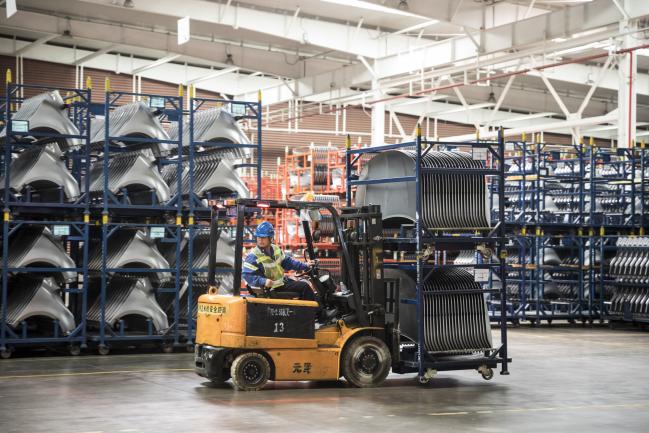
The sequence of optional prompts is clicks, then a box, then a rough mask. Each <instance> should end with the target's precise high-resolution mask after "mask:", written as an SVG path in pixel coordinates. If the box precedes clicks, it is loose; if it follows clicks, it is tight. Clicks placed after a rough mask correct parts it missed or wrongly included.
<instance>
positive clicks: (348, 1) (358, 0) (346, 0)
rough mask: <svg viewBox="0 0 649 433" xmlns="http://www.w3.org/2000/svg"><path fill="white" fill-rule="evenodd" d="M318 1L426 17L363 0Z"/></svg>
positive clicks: (405, 15) (393, 13)
mask: <svg viewBox="0 0 649 433" xmlns="http://www.w3.org/2000/svg"><path fill="white" fill-rule="evenodd" d="M320 1H322V2H325V3H334V4H337V5H341V6H350V7H353V8H358V9H365V10H368V11H375V12H382V13H385V14H392V15H402V16H404V17H417V18H424V19H425V18H426V17H422V16H421V15H417V14H413V13H410V12H407V11H404V10H401V9H396V8H389V7H387V6H382V5H379V4H376V3H370V2H368V1H363V0H320Z"/></svg>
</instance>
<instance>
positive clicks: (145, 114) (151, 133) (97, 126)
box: [90, 102, 175, 155]
mask: <svg viewBox="0 0 649 433" xmlns="http://www.w3.org/2000/svg"><path fill="white" fill-rule="evenodd" d="M109 125H110V131H109V132H110V136H111V137H131V138H146V139H158V140H169V135H168V134H167V132H166V131H165V130H164V128H163V127H162V125H161V124H160V121H159V120H158V118H157V117H156V116H155V115H154V111H153V110H152V109H151V108H149V107H148V106H147V105H146V104H145V103H143V102H133V103H131V104H125V105H122V106H120V107H117V108H115V109H114V110H112V111H111V112H110V119H109ZM105 134H106V122H105V119H102V118H95V119H93V120H92V122H91V124H90V143H92V144H94V145H95V147H96V146H97V145H99V144H103V142H104V140H105V138H106V135H105ZM113 144H117V145H120V146H122V147H127V148H129V149H142V148H149V149H151V150H153V151H154V152H155V153H156V154H157V155H160V154H164V153H166V152H168V151H169V150H171V149H173V148H174V147H175V145H173V144H170V143H151V142H144V141H142V142H138V141H130V140H129V141H123V142H120V141H119V140H114V143H113Z"/></svg>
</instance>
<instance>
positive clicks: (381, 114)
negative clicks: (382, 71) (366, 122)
mask: <svg viewBox="0 0 649 433" xmlns="http://www.w3.org/2000/svg"><path fill="white" fill-rule="evenodd" d="M372 90H374V98H376V99H380V98H382V97H383V93H382V92H381V90H380V85H379V82H378V80H376V79H374V80H372ZM384 143H385V102H377V103H376V104H373V105H372V146H381V145H382V144H384Z"/></svg>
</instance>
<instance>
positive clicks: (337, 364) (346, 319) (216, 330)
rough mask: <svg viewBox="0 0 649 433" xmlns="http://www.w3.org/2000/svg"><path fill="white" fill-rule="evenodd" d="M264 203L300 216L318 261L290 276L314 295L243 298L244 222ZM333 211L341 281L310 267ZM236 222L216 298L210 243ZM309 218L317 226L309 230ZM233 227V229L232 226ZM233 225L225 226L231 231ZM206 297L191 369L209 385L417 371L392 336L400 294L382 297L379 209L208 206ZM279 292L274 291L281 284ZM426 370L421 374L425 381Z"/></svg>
mask: <svg viewBox="0 0 649 433" xmlns="http://www.w3.org/2000/svg"><path fill="white" fill-rule="evenodd" d="M264 208H274V209H290V210H294V211H296V212H298V213H299V214H300V215H303V216H304V218H301V219H302V221H301V222H302V228H303V230H304V237H305V240H306V248H305V256H307V257H308V258H309V259H311V260H313V261H314V262H315V263H316V265H314V266H313V267H311V268H310V269H309V270H308V271H306V272H305V273H303V274H301V275H298V276H297V277H299V278H303V279H305V280H306V281H308V282H309V284H310V285H311V287H312V288H313V290H314V292H315V294H316V301H306V300H299V299H292V298H293V297H294V296H295V294H294V293H282V292H281V291H279V292H278V291H276V290H271V289H266V288H262V289H253V288H248V294H247V295H244V296H242V294H241V287H242V284H241V273H242V264H243V263H242V262H243V247H244V241H245V240H244V237H245V236H244V233H245V229H246V220H247V218H248V217H250V216H251V215H254V214H255V212H259V211H260V210H261V209H264ZM323 210H324V211H325V212H327V213H329V214H330V215H331V218H332V220H333V224H334V228H335V230H334V231H335V241H336V242H337V243H338V244H339V245H340V250H339V253H340V262H341V264H340V277H339V281H337V282H334V280H333V278H332V276H331V275H329V274H328V273H327V272H325V271H323V270H321V269H320V268H319V266H318V265H317V257H316V252H315V248H314V239H315V241H316V242H317V240H318V238H319V233H318V232H319V231H318V230H317V225H318V217H319V215H320V212H321V211H323ZM231 218H236V226H235V227H234V233H235V266H234V271H233V272H234V282H233V290H232V294H231V295H223V294H219V287H218V285H217V283H216V277H215V257H216V249H217V240H218V239H219V237H220V234H221V232H222V231H223V230H226V229H227V227H226V226H227V224H226V223H225V221H227V220H228V219H231ZM311 223H313V224H314V227H315V228H316V229H315V230H313V231H312V227H311ZM230 226H231V225H230ZM230 228H231V227H230ZM210 229H211V233H210V261H209V266H208V286H209V288H208V293H206V294H203V295H201V296H200V297H199V299H198V311H197V325H196V340H195V371H196V373H197V374H198V375H199V376H202V377H204V378H207V379H208V380H210V381H211V382H213V383H217V384H220V383H223V382H225V381H227V380H229V379H232V383H233V384H234V387H235V388H236V389H238V390H242V391H255V390H259V389H261V388H262V387H263V386H264V385H265V384H266V383H267V382H268V381H269V380H272V381H305V380H313V381H335V380H338V379H340V378H341V377H344V378H345V379H346V380H347V382H349V383H350V384H351V385H353V386H355V387H360V388H367V387H376V386H379V385H381V384H382V383H383V381H384V380H385V379H386V377H387V376H388V374H389V373H390V371H391V370H392V371H393V372H396V373H410V372H416V371H418V367H417V366H418V363H417V359H416V357H417V351H416V348H415V347H414V346H415V345H413V344H407V343H406V344H404V341H402V338H401V337H400V335H399V319H398V310H399V307H398V303H399V300H398V295H396V296H395V295H394V293H392V294H391V295H390V296H387V293H388V292H387V290H386V282H387V281H385V280H384V272H383V259H382V256H383V238H382V235H383V233H382V231H383V226H382V219H381V212H380V208H379V207H378V206H372V205H370V206H364V207H360V208H351V207H348V208H341V210H340V212H339V211H338V210H337V209H336V208H335V207H334V206H333V205H332V204H330V203H323V202H306V201H274V200H270V201H269V200H255V199H229V200H225V201H223V202H219V203H216V204H213V205H212V211H211V227H210ZM279 290H281V288H279ZM497 354H498V351H494V353H493V354H491V355H489V356H484V357H482V358H480V361H479V362H478V364H475V362H474V363H470V364H466V365H464V364H462V365H456V366H455V367H454V366H453V365H451V364H449V365H448V368H443V367H440V368H439V370H443V369H465V368H475V369H477V370H478V371H479V372H481V374H482V375H483V377H484V378H485V379H490V378H491V376H493V371H492V370H491V369H492V368H495V367H496V366H497V364H498V363H503V362H505V363H506V362H507V361H508V360H503V359H502V358H499V357H498V356H497ZM430 377H432V373H431V374H430V375H427V376H426V377H420V381H421V382H422V383H423V382H427V381H428V380H429V379H430Z"/></svg>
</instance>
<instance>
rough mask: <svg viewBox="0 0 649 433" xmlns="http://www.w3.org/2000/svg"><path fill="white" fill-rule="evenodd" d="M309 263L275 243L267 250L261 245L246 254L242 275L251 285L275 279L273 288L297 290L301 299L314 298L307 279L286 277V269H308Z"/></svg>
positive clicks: (259, 284)
mask: <svg viewBox="0 0 649 433" xmlns="http://www.w3.org/2000/svg"><path fill="white" fill-rule="evenodd" d="M307 269H309V265H307V264H306V263H303V262H300V261H298V260H295V259H294V258H292V257H291V256H288V255H286V254H284V252H283V251H282V250H281V248H279V247H278V246H277V245H275V244H271V245H270V247H268V248H267V249H266V250H265V251H264V250H262V249H261V248H259V247H255V248H253V250H252V251H251V252H250V253H249V254H248V255H247V256H246V259H245V261H244V263H243V272H242V275H241V276H242V277H243V279H244V280H245V282H246V283H248V285H249V286H250V287H256V288H262V287H265V285H266V281H267V280H269V279H270V280H271V281H273V285H272V287H271V289H272V290H278V291H281V292H296V295H297V296H299V297H300V298H301V299H308V300H313V299H314V298H315V297H314V294H313V290H311V287H310V286H309V285H308V284H307V283H306V282H305V281H296V280H291V279H289V278H286V277H285V276H284V273H285V272H286V271H306V270H307Z"/></svg>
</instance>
